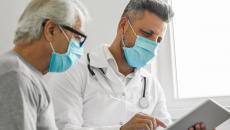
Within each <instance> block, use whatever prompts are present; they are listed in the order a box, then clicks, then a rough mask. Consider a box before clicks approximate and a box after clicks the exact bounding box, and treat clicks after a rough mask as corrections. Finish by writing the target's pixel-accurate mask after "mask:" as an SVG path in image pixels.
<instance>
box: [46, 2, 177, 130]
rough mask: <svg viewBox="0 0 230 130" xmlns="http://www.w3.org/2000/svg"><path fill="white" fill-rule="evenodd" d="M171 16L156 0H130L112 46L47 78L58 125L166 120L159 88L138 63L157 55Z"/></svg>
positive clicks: (107, 127)
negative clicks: (67, 69) (62, 72)
mask: <svg viewBox="0 0 230 130" xmlns="http://www.w3.org/2000/svg"><path fill="white" fill-rule="evenodd" d="M172 16H173V11H172V9H171V7H170V6H169V5H168V4H167V3H165V2H163V1H161V0H130V2H129V3H128V5H127V6H126V8H125V10H124V12H123V15H122V17H121V19H120V22H119V25H118V29H117V35H116V37H115V39H114V41H113V42H112V44H111V46H107V45H105V46H102V47H100V48H99V49H98V50H97V51H94V52H90V53H88V54H87V55H86V56H85V58H83V59H82V62H81V63H78V64H77V65H76V66H74V67H73V68H72V69H70V70H69V71H67V73H64V74H61V75H56V76H54V77H53V79H51V80H50V81H49V85H50V89H51V91H50V92H51V93H52V96H53V100H54V107H55V108H54V109H55V116H56V123H57V126H58V128H59V129H60V130H155V129H156V128H157V129H158V128H159V129H160V128H165V127H166V126H167V125H168V124H170V123H171V120H170V115H169V113H168V110H167V108H166V101H165V95H164V92H163V89H162V87H161V86H160V84H159V82H158V80H157V79H156V78H155V77H153V75H152V73H151V72H150V71H148V70H146V69H144V68H143V67H144V66H145V65H147V64H148V63H150V62H151V60H152V59H154V58H155V57H156V51H157V49H158V48H159V44H160V43H161V41H162V40H163V38H164V34H165V31H166V27H167V23H168V22H169V20H170V19H171V18H172Z"/></svg>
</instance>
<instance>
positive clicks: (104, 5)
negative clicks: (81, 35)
mask: <svg viewBox="0 0 230 130" xmlns="http://www.w3.org/2000/svg"><path fill="white" fill-rule="evenodd" d="M29 1H30V0H20V1H15V0H14V1H13V0H6V1H4V2H3V1H1V4H0V17H1V20H0V25H1V27H2V28H1V29H0V53H2V52H5V51H7V50H9V49H10V48H11V47H13V36H14V31H15V28H16V23H17V20H18V18H19V16H20V14H21V13H22V11H23V9H24V8H25V6H26V4H27V3H28V2H29ZM128 1H129V0H97V1H96V0H82V2H83V3H84V4H85V5H86V6H87V7H88V10H89V12H90V14H91V18H92V19H91V22H90V23H89V25H88V26H87V30H86V33H87V35H88V39H87V41H86V50H87V51H93V48H94V47H95V46H98V45H101V44H104V43H107V44H110V43H111V42H112V40H113V39H114V37H115V34H116V31H117V25H118V22H119V19H120V16H121V14H122V11H123V9H124V7H125V5H126V4H127V2H128ZM12 3H13V4H12ZM169 41H170V40H169V39H168V38H167V39H166V40H165V42H166V43H164V44H163V45H162V46H161V50H160V52H159V53H158V54H159V55H160V56H159V59H158V63H159V64H158V68H159V70H160V71H162V72H163V73H159V78H160V79H163V80H161V83H162V85H163V87H164V88H165V89H169V88H170V87H172V82H171V81H170V80H168V79H169V76H170V75H171V72H169V71H167V72H164V71H165V70H167V69H165V66H166V65H171V64H172V63H171V62H170V60H169V58H168V57H170V49H168V48H169V47H168V46H170V43H169ZM162 59H163V60H162ZM166 80H167V81H166ZM166 94H167V97H168V98H171V97H172V95H170V94H171V93H166ZM168 100H169V99H168ZM229 128H230V120H229V121H228V122H226V123H225V125H223V126H221V127H220V128H219V130H229Z"/></svg>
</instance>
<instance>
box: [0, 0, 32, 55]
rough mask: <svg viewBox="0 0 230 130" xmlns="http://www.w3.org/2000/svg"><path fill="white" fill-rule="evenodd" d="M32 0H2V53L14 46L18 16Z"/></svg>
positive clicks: (0, 36) (0, 30)
mask: <svg viewBox="0 0 230 130" xmlns="http://www.w3.org/2000/svg"><path fill="white" fill-rule="evenodd" d="M29 1H30V0H3V1H0V18H1V20H0V25H1V29H0V53H2V52H5V51H7V50H9V49H10V48H12V47H13V37H14V31H15V28H16V25H17V21H18V18H19V16H20V14H21V13H22V12H23V10H24V8H25V6H26V4H27V3H28V2H29Z"/></svg>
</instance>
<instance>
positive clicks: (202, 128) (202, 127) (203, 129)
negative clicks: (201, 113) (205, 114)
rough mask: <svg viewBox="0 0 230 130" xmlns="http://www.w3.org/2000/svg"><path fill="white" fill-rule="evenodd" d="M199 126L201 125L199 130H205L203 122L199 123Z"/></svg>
mask: <svg viewBox="0 0 230 130" xmlns="http://www.w3.org/2000/svg"><path fill="white" fill-rule="evenodd" d="M200 124H201V125H200V126H201V130H206V125H205V124H204V123H203V122H201V123H200Z"/></svg>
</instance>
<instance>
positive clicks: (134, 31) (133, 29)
mask: <svg viewBox="0 0 230 130" xmlns="http://www.w3.org/2000/svg"><path fill="white" fill-rule="evenodd" d="M128 23H129V26H130V27H131V29H132V31H133V33H134V34H135V36H137V34H136V33H135V31H134V29H133V27H132V25H131V23H130V21H129V20H128Z"/></svg>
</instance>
